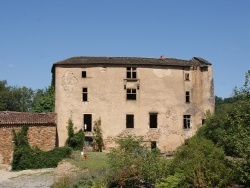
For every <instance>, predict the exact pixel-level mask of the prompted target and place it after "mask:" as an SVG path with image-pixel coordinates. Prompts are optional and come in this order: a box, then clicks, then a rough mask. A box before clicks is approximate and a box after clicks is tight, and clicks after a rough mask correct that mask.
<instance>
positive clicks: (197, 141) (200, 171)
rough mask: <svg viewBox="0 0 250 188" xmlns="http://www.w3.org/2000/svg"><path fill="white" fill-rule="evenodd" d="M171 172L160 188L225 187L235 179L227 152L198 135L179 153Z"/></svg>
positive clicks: (182, 147) (181, 148) (158, 186)
mask: <svg viewBox="0 0 250 188" xmlns="http://www.w3.org/2000/svg"><path fill="white" fill-rule="evenodd" d="M170 169H171V170H170V175H168V176H167V177H166V178H165V179H164V180H163V181H162V182H161V183H159V184H158V185H157V188H163V187H170V188H178V187H197V188H198V187H211V188H212V187H213V188H214V187H225V186H226V185H227V184H228V183H229V181H230V177H231V171H230V169H229V168H228V166H227V162H226V159H225V155H224V152H223V150H222V149H221V148H217V147H216V146H215V145H214V144H213V142H212V141H210V140H207V139H205V138H202V137H198V136H194V137H192V138H191V139H189V140H187V142H186V143H185V144H184V145H183V146H181V147H180V148H179V149H178V150H177V153H176V155H175V157H174V159H173V161H172V164H171V168H170Z"/></svg>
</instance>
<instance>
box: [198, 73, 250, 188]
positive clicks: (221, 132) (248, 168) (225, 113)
mask: <svg viewBox="0 0 250 188" xmlns="http://www.w3.org/2000/svg"><path fill="white" fill-rule="evenodd" d="M234 98H235V99H237V100H236V101H235V102H234V103H232V104H229V105H226V106H224V108H223V109H222V110H220V111H218V112H217V113H216V114H215V115H214V116H212V117H210V118H208V120H207V121H206V125H205V126H204V127H202V128H201V129H200V130H199V131H198V135H201V136H204V137H205V138H207V139H210V140H212V141H213V142H214V143H216V144H217V145H218V146H220V147H222V148H223V149H224V151H225V154H226V155H227V156H229V158H230V165H231V168H232V169H233V172H234V176H233V181H235V182H236V183H238V184H243V185H245V186H247V187H250V145H249V144H248V143H250V71H249V72H248V73H247V74H246V78H245V84H244V86H243V87H242V88H239V89H237V88H236V89H235V90H234Z"/></svg>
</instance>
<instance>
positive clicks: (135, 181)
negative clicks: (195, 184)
mask: <svg viewBox="0 0 250 188" xmlns="http://www.w3.org/2000/svg"><path fill="white" fill-rule="evenodd" d="M142 140H143V138H142V137H136V136H134V135H128V136H126V137H124V138H120V139H118V140H117V144H118V147H117V148H114V149H113V150H112V151H111V152H110V153H109V154H108V159H109V163H110V166H111V174H110V176H109V180H110V182H111V183H113V184H112V186H116V185H118V184H119V185H122V184H124V185H126V187H135V186H136V185H137V186H138V185H140V184H141V183H142V181H144V182H147V183H149V184H153V183H156V182H157V181H160V180H161V179H162V178H163V177H165V176H166V173H167V172H168V170H167V169H168V163H167V162H168V161H166V160H165V159H163V158H162V156H161V154H160V152H159V150H157V149H155V150H152V151H151V150H149V149H148V148H146V147H145V146H143V145H142Z"/></svg>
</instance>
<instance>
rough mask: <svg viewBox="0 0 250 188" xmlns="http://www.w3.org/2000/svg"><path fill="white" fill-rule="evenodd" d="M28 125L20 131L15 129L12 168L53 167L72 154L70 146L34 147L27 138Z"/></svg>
mask: <svg viewBox="0 0 250 188" xmlns="http://www.w3.org/2000/svg"><path fill="white" fill-rule="evenodd" d="M28 129H29V127H28V126H26V125H25V126H23V127H22V129H21V131H20V132H19V133H16V132H15V131H14V130H13V134H14V144H15V149H14V153H13V160H12V170H25V169H39V168H52V167H56V166H57V164H58V163H59V162H60V161H61V160H62V159H64V158H67V157H69V156H70V154H71V152H72V149H71V148H69V147H60V148H55V149H53V150H51V151H47V152H45V151H42V150H40V149H39V148H35V149H32V148H31V147H30V145H29V143H28V140H27V133H28Z"/></svg>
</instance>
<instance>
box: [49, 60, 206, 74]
mask: <svg viewBox="0 0 250 188" xmlns="http://www.w3.org/2000/svg"><path fill="white" fill-rule="evenodd" d="M57 65H88V66H116V65H118V66H179V67H180V66H181V67H190V66H200V65H203V66H204V65H206V66H207V65H211V63H209V62H208V61H206V60H204V59H202V58H198V57H194V58H192V59H191V60H181V59H174V58H165V57H162V56H161V58H141V57H87V56H80V57H72V58H69V59H65V60H63V61H59V62H56V63H54V65H53V67H52V72H53V71H54V67H55V66H57Z"/></svg>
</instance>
